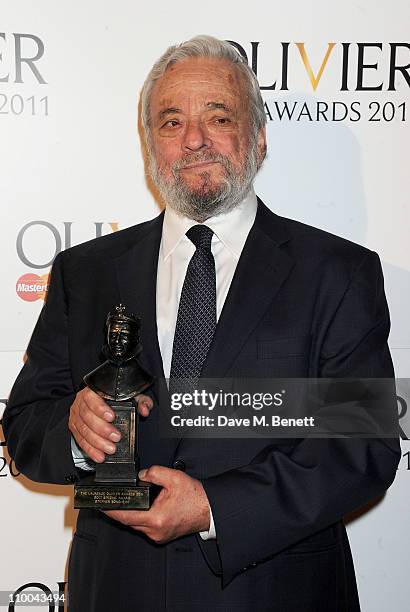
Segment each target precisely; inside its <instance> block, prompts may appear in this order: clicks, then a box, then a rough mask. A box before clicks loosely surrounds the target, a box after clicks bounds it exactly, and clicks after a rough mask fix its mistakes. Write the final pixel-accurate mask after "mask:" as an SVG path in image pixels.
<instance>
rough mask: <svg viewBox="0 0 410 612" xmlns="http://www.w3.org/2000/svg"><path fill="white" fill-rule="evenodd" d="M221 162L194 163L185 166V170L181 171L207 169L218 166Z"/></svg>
mask: <svg viewBox="0 0 410 612" xmlns="http://www.w3.org/2000/svg"><path fill="white" fill-rule="evenodd" d="M218 163H219V162H216V161H201V162H193V163H192V164H188V165H187V166H184V167H183V168H180V169H181V170H191V169H193V168H205V167H206V166H212V165H213V164H218Z"/></svg>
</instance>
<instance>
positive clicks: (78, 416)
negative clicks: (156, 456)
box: [68, 387, 153, 463]
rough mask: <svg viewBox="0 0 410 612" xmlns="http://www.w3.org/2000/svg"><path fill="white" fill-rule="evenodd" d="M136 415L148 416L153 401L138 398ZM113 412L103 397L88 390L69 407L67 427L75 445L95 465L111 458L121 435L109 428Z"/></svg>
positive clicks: (80, 392)
mask: <svg viewBox="0 0 410 612" xmlns="http://www.w3.org/2000/svg"><path fill="white" fill-rule="evenodd" d="M135 399H136V401H137V402H138V405H137V406H138V413H139V414H140V415H141V416H143V417H147V416H148V415H149V413H150V411H151V409H152V406H153V403H152V399H151V398H150V397H148V396H147V395H137V397H136V398H135ZM113 420H114V412H113V410H112V409H111V408H110V406H108V404H107V403H106V402H105V401H104V400H103V398H102V397H100V396H99V395H97V394H96V393H94V391H91V389H89V388H88V387H87V388H86V389H82V391H79V392H78V393H77V395H76V398H75V400H74V402H73V403H72V405H71V408H70V417H69V420H68V427H69V429H70V431H71V433H72V434H73V436H74V438H75V441H76V442H77V444H78V446H79V447H80V448H81V449H82V450H83V451H84V452H85V453H86V454H87V455H88V456H89V457H90V459H92V460H93V461H95V462H96V463H102V462H103V461H104V459H105V455H106V454H107V455H113V454H114V453H115V450H116V446H115V442H118V441H119V440H120V438H121V434H120V432H119V431H118V429H116V428H115V427H114V425H112V424H111V423H112V421H113Z"/></svg>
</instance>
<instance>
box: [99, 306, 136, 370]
mask: <svg viewBox="0 0 410 612" xmlns="http://www.w3.org/2000/svg"><path fill="white" fill-rule="evenodd" d="M106 325H107V347H108V355H109V358H110V359H111V360H112V361H115V362H121V361H126V360H127V359H130V358H131V357H134V356H135V355H136V353H137V352H138V348H139V343H140V336H139V330H140V319H139V318H138V317H136V316H135V315H133V314H131V315H127V314H125V308H124V306H123V305H122V304H120V305H119V306H116V308H115V310H114V311H113V312H110V313H109V314H108V316H107V321H106Z"/></svg>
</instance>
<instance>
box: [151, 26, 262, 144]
mask: <svg viewBox="0 0 410 612" xmlns="http://www.w3.org/2000/svg"><path fill="white" fill-rule="evenodd" d="M190 57H211V58H219V59H224V60H228V61H229V62H232V64H235V65H236V66H237V67H238V70H239V72H240V74H241V75H242V77H243V82H244V84H245V87H246V89H247V97H248V101H249V112H250V119H251V126H252V128H253V131H254V135H255V136H256V134H257V133H258V132H259V130H260V129H261V128H263V127H264V126H265V124H266V114H265V108H264V103H263V100H262V96H261V92H260V88H259V83H258V80H257V78H256V76H255V73H254V72H253V70H252V69H251V68H250V67H249V66H248V63H247V61H246V60H245V58H244V57H242V55H241V54H240V53H239V51H237V50H236V48H235V47H233V45H231V44H230V43H228V42H226V41H224V40H219V39H218V38H214V37H212V36H205V35H202V36H195V37H194V38H191V39H190V40H188V41H186V42H183V43H181V44H179V45H173V46H172V47H169V49H167V51H165V53H164V54H163V55H162V56H161V57H160V58H159V60H158V61H157V62H156V63H155V64H154V66H153V67H152V69H151V71H150V73H149V74H148V76H147V78H146V80H145V83H144V86H143V89H142V94H141V121H142V125H143V128H144V131H145V137H146V139H147V145H148V147H149V148H150V145H151V109H150V103H151V94H152V89H153V87H154V84H155V81H157V80H158V79H160V78H161V77H162V76H163V75H164V73H165V71H166V70H167V68H168V67H169V66H171V65H173V64H176V63H177V62H179V61H181V60H184V59H187V58H190Z"/></svg>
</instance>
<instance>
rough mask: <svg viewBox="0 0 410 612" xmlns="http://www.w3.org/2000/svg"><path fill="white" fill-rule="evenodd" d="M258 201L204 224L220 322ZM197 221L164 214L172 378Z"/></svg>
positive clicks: (162, 325) (164, 330)
mask: <svg viewBox="0 0 410 612" xmlns="http://www.w3.org/2000/svg"><path fill="white" fill-rule="evenodd" d="M256 209H257V199H256V195H255V192H254V190H253V189H252V190H251V191H250V192H249V194H248V195H247V196H246V198H245V199H244V200H242V202H241V203H240V204H239V205H238V206H236V207H235V208H234V209H233V210H231V211H230V212H228V213H226V214H222V215H218V216H216V217H211V218H210V219H207V220H206V221H205V223H204V225H207V226H208V227H210V228H211V229H212V231H213V232H214V235H213V236H212V243H211V250H212V254H213V256H214V259H215V271H216V316H217V319H219V316H220V314H221V311H222V308H223V305H224V303H225V299H226V296H227V294H228V291H229V287H230V285H231V281H232V278H233V276H234V274H235V270H236V266H237V263H238V261H239V257H240V256H241V253H242V249H243V247H244V245H245V242H246V239H247V237H248V234H249V232H250V229H251V227H252V225H253V223H254V221H255V217H256ZM193 225H197V222H196V221H193V220H192V219H188V218H187V217H183V216H182V215H179V214H178V213H176V212H175V211H174V210H173V209H172V208H169V207H167V208H166V209H165V214H164V224H163V228H162V238H161V245H160V249H159V258H158V269H157V293H156V314H157V327H158V342H159V348H160V351H161V356H162V363H163V368H164V374H165V377H166V378H169V373H170V370H171V359H172V346H173V342H174V334H175V326H176V321H177V315H178V306H179V300H180V297H181V291H182V286H183V284H184V280H185V274H186V271H187V267H188V264H189V261H190V259H191V257H192V255H193V254H194V253H195V245H194V244H193V243H192V242H191V240H190V239H189V238H188V237H187V236H186V232H187V231H188V230H189V229H190V228H191V227H192V226H193ZM71 448H72V453H73V458H74V462H75V464H76V466H77V467H79V468H82V469H93V468H91V466H90V464H89V463H87V461H86V456H85V455H84V454H83V453H82V451H81V449H79V448H78V446H77V445H76V443H75V440H74V438H72V444H71ZM210 519H211V520H210V528H209V531H204V532H200V535H201V537H202V538H203V539H205V540H206V539H211V538H215V537H216V534H215V525H214V521H213V517H212V510H211V512H210Z"/></svg>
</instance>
